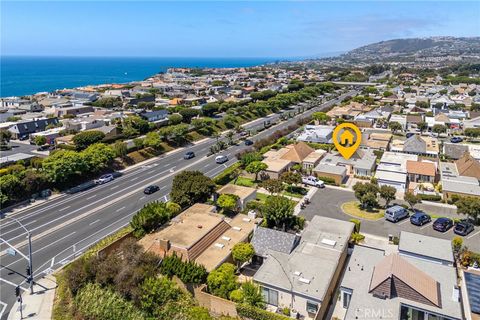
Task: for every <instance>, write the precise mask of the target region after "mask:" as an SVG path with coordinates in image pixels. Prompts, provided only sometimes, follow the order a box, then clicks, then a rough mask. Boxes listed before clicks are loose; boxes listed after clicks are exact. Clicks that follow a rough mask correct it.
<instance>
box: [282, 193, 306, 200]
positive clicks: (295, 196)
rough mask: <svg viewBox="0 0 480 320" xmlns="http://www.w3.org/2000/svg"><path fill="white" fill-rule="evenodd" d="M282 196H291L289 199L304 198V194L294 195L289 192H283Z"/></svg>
mask: <svg viewBox="0 0 480 320" xmlns="http://www.w3.org/2000/svg"><path fill="white" fill-rule="evenodd" d="M282 194H283V195H284V196H289V197H294V198H299V199H300V198H303V194H300V193H293V192H288V191H283V192H282Z"/></svg>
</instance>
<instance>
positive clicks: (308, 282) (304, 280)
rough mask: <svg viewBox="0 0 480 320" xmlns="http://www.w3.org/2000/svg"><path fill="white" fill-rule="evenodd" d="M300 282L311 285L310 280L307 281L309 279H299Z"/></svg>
mask: <svg viewBox="0 0 480 320" xmlns="http://www.w3.org/2000/svg"><path fill="white" fill-rule="evenodd" d="M298 281H300V282H302V283H306V284H310V279H307V278H298Z"/></svg>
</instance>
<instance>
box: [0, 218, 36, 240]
mask: <svg viewBox="0 0 480 320" xmlns="http://www.w3.org/2000/svg"><path fill="white" fill-rule="evenodd" d="M35 222H37V220H33V221H30V222H29V223H24V224H23V225H24V226H28V225H29V224H32V223H35ZM2 227H3V226H2ZM0 229H1V228H0ZM19 229H23V228H22V227H16V228H14V229H12V230H9V231H7V232H2V236H3V237H5V235H7V234H9V233H11V232H13V231H16V230H19Z"/></svg>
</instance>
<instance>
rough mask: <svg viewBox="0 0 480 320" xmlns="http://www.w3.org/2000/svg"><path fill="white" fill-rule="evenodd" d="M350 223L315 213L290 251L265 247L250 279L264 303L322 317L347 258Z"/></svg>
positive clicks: (351, 227)
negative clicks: (263, 254) (263, 257)
mask: <svg viewBox="0 0 480 320" xmlns="http://www.w3.org/2000/svg"><path fill="white" fill-rule="evenodd" d="M353 229H354V225H353V223H351V222H347V221H340V220H336V219H331V218H326V217H321V216H315V217H314V218H313V219H312V221H311V222H310V223H309V224H308V225H307V227H306V228H305V230H304V231H303V233H302V237H301V240H300V243H299V245H298V246H297V247H296V248H295V249H294V250H293V251H292V252H291V253H290V254H288V253H285V252H279V251H275V250H268V253H267V255H266V259H264V262H263V264H262V266H261V267H260V268H259V269H258V271H257V272H256V273H255V275H254V277H253V280H254V281H255V282H256V283H258V284H259V285H260V286H261V289H262V292H263V295H264V298H265V301H266V303H267V305H269V306H270V307H272V308H284V307H287V308H290V310H292V312H293V313H297V314H298V316H299V317H300V318H303V319H322V318H323V317H324V315H325V313H326V310H327V308H328V305H329V303H330V300H331V298H332V295H333V292H334V289H335V286H336V283H337V281H338V278H339V276H340V274H341V271H342V268H343V265H344V263H345V260H346V257H347V248H348V241H349V239H350V236H351V234H352V232H353Z"/></svg>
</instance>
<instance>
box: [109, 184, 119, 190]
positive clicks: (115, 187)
mask: <svg viewBox="0 0 480 320" xmlns="http://www.w3.org/2000/svg"><path fill="white" fill-rule="evenodd" d="M118 187H120V185H116V186H113V187H111V188H110V190H113V189H117V188H118Z"/></svg>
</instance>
